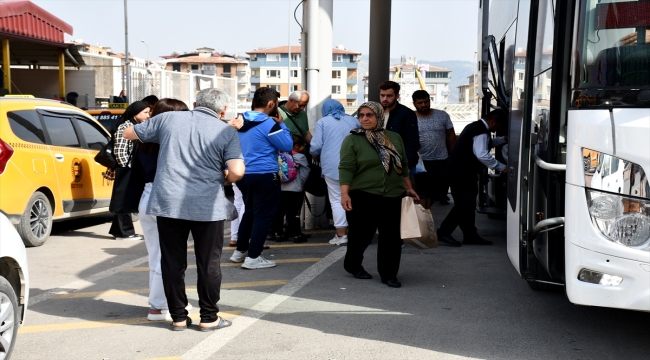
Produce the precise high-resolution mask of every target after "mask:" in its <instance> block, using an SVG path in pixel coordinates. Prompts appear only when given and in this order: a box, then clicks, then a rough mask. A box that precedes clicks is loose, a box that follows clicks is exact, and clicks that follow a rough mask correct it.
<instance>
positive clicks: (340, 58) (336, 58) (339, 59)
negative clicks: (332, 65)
mask: <svg viewBox="0 0 650 360" xmlns="http://www.w3.org/2000/svg"><path fill="white" fill-rule="evenodd" d="M332 61H333V62H343V55H341V54H333V55H332Z"/></svg>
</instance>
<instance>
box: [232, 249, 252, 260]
mask: <svg viewBox="0 0 650 360" xmlns="http://www.w3.org/2000/svg"><path fill="white" fill-rule="evenodd" d="M246 255H248V251H244V252H241V251H237V250H235V251H234V252H233V253H232V256H231V257H230V261H232V262H236V263H240V262H244V259H247V257H246Z"/></svg>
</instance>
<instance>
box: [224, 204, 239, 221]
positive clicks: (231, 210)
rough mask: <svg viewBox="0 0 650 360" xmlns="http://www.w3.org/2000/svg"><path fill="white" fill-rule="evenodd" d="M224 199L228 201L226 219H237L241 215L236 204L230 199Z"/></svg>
mask: <svg viewBox="0 0 650 360" xmlns="http://www.w3.org/2000/svg"><path fill="white" fill-rule="evenodd" d="M223 201H224V202H225V203H226V221H233V220H235V219H237V218H238V217H239V213H238V212H237V208H236V207H235V204H233V203H231V202H230V200H228V199H224V200H223Z"/></svg>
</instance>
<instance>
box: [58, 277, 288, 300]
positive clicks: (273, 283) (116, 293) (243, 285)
mask: <svg viewBox="0 0 650 360" xmlns="http://www.w3.org/2000/svg"><path fill="white" fill-rule="evenodd" d="M288 282H289V281H288V280H268V281H248V282H235V283H222V284H221V288H222V289H235V288H246V287H257V286H278V285H285V284H287V283H288ZM185 290H186V291H196V287H186V288H185ZM148 293H149V289H130V290H104V291H89V292H78V293H71V294H56V295H54V296H52V297H51V298H50V299H80V298H94V297H105V296H124V295H134V294H143V295H144V294H148Z"/></svg>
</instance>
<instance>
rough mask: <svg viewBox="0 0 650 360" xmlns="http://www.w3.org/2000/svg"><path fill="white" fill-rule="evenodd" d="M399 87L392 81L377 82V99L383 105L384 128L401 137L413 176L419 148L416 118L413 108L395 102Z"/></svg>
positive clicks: (397, 98) (397, 97) (410, 172)
mask: <svg viewBox="0 0 650 360" xmlns="http://www.w3.org/2000/svg"><path fill="white" fill-rule="evenodd" d="M400 88H401V87H400V85H399V84H398V83H396V82H394V81H384V82H383V83H381V84H379V99H380V101H381V105H382V106H383V107H384V124H385V127H386V130H389V131H393V132H396V133H398V134H399V135H400V136H401V137H402V142H403V143H404V149H405V152H406V158H407V160H408V165H409V170H410V171H409V174H411V175H410V176H411V177H413V175H414V174H415V165H417V163H418V149H419V148H420V140H419V134H418V119H417V116H415V112H414V111H413V110H411V109H409V108H407V107H406V106H404V105H402V104H400V103H399V102H397V100H399V91H400Z"/></svg>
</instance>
